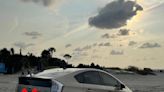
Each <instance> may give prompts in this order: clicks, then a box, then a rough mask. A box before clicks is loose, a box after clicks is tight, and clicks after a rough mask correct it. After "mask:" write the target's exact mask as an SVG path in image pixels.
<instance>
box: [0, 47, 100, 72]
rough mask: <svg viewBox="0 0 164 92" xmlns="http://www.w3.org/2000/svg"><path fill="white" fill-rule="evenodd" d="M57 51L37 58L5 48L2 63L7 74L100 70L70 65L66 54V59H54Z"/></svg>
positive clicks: (97, 66) (47, 51)
mask: <svg viewBox="0 0 164 92" xmlns="http://www.w3.org/2000/svg"><path fill="white" fill-rule="evenodd" d="M55 52H56V49H55V48H53V47H50V48H48V49H45V50H43V51H42V52H41V56H35V55H33V54H32V53H28V54H27V55H22V50H21V49H20V52H19V53H15V50H14V48H11V49H9V50H8V49H7V48H3V49H1V50H0V63H3V64H5V68H6V70H7V74H12V73H17V72H20V71H23V70H26V69H35V70H37V71H43V70H45V69H50V68H55V67H58V68H98V69H102V67H101V66H99V65H95V64H94V63H91V64H90V65H85V64H79V65H77V66H76V67H75V66H73V65H72V64H69V63H68V62H67V61H66V59H70V58H71V57H72V56H71V55H70V54H65V55H64V56H63V57H64V58H65V59H60V58H56V57H53V54H54V53H55Z"/></svg>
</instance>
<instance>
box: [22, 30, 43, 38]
mask: <svg viewBox="0 0 164 92" xmlns="http://www.w3.org/2000/svg"><path fill="white" fill-rule="evenodd" d="M24 35H26V36H29V37H31V38H32V39H37V38H38V37H40V36H42V34H41V33H39V32H25V33H24Z"/></svg>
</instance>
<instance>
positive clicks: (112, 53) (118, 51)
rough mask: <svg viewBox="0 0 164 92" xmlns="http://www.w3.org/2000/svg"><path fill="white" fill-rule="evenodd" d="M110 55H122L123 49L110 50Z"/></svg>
mask: <svg viewBox="0 0 164 92" xmlns="http://www.w3.org/2000/svg"><path fill="white" fill-rule="evenodd" d="M110 54H111V55H123V54H124V51H123V50H112V51H111V52H110Z"/></svg>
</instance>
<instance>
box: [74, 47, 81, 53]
mask: <svg viewBox="0 0 164 92" xmlns="http://www.w3.org/2000/svg"><path fill="white" fill-rule="evenodd" d="M74 51H77V52H80V51H83V50H82V49H81V48H80V47H78V48H76V49H74Z"/></svg>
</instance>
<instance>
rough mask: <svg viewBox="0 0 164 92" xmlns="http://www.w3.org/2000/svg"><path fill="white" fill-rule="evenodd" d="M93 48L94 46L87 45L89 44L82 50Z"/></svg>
mask: <svg viewBox="0 0 164 92" xmlns="http://www.w3.org/2000/svg"><path fill="white" fill-rule="evenodd" d="M91 48H92V46H90V45H87V46H85V47H83V48H82V50H89V49H91Z"/></svg>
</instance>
